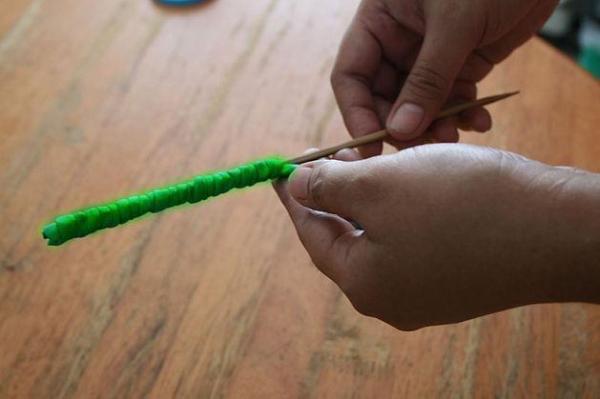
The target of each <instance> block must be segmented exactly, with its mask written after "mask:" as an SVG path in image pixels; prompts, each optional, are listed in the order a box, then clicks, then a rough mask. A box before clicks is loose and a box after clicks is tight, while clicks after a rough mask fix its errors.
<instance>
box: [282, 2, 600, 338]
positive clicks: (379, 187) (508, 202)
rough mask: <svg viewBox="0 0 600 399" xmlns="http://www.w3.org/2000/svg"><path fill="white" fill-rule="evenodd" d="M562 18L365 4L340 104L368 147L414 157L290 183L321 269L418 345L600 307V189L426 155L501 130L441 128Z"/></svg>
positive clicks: (347, 51)
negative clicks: (564, 309) (539, 315)
mask: <svg viewBox="0 0 600 399" xmlns="http://www.w3.org/2000/svg"><path fill="white" fill-rule="evenodd" d="M556 3H557V2H556V1H548V0H538V1H532V0H529V1H527V0H525V1H524V0H448V1H435V0H430V1H427V0H421V1H417V0H363V2H362V3H361V5H360V7H359V9H358V11H357V14H356V17H355V18H354V20H353V22H352V24H351V26H350V27H349V29H348V32H347V33H346V36H345V38H344V40H343V42H342V44H341V46H340V50H339V54H338V57H337V61H336V64H335V67H334V70H333V73H332V76H331V81H332V85H333V90H334V93H335V96H336V99H337V102H338V105H339V107H340V110H341V113H342V115H343V118H344V121H345V123H346V126H347V128H348V130H349V132H350V134H351V135H352V136H354V137H358V136H361V135H364V134H367V133H371V132H373V131H376V130H379V129H381V128H383V127H385V128H386V129H387V130H388V131H389V132H390V133H391V135H392V136H393V139H392V140H390V144H392V145H394V146H396V148H398V149H405V148H409V149H406V150H404V151H401V152H399V153H397V154H394V155H388V156H375V155H379V154H381V151H382V145H381V144H375V145H369V146H366V147H364V148H361V149H360V152H361V154H360V155H359V154H358V153H357V152H355V151H353V150H344V151H341V152H340V153H338V154H337V155H336V159H337V160H329V161H325V160H324V161H318V162H314V163H311V164H307V165H305V166H304V167H300V168H298V169H297V170H296V171H295V172H294V174H292V176H291V179H290V181H289V183H287V184H286V183H278V184H276V190H277V193H278V194H279V197H280V199H281V201H282V203H283V204H284V206H285V207H286V209H287V211H288V213H289V215H290V217H291V219H292V221H293V222H294V225H295V227H296V230H297V232H298V236H299V237H300V240H301V241H302V243H303V245H304V247H305V248H306V250H307V251H308V253H309V255H310V256H311V258H312V260H313V262H314V263H315V265H316V266H317V267H318V268H319V270H321V271H322V272H323V273H324V274H325V275H327V276H328V277H329V278H330V279H332V280H333V281H334V282H335V283H336V284H337V285H338V286H339V287H340V289H341V290H342V291H343V292H344V293H345V294H346V296H347V297H348V298H349V300H350V301H351V303H352V304H353V305H354V306H355V308H356V309H357V310H358V311H359V312H361V313H363V314H365V315H368V316H373V317H377V318H379V319H381V320H383V321H385V322H387V323H389V324H391V325H393V326H395V327H397V328H399V329H401V330H414V329H418V328H421V327H425V326H431V325H439V324H447V323H456V322H460V321H463V320H467V319H471V318H474V317H478V316H481V315H485V314H488V313H492V312H497V311H500V310H503V309H508V308H512V307H516V306H522V305H527V304H534V303H544V302H570V301H581V302H590V303H600V289H599V288H598V287H600V265H599V264H598V261H597V260H598V259H600V207H599V206H598V204H599V203H600V176H599V175H594V174H591V173H586V172H583V171H579V170H575V169H571V168H561V167H551V166H548V165H544V164H541V163H539V162H535V161H531V160H528V159H526V158H523V157H521V156H519V155H516V154H512V153H508V152H503V151H498V150H494V149H490V148H483V147H474V146H464V145H459V144H434V145H425V146H418V147H414V146H416V145H419V144H423V143H425V142H430V141H432V139H433V141H438V142H449V143H452V142H456V141H457V140H458V131H457V128H459V127H460V128H463V129H465V128H466V129H472V130H476V131H479V132H484V131H487V130H489V129H490V127H491V118H490V115H489V113H487V111H485V110H484V109H481V108H480V109H476V110H471V111H468V112H465V113H463V114H462V115H460V117H458V118H449V119H445V120H443V121H438V122H436V123H434V124H433V125H431V121H432V120H433V118H434V116H435V115H436V114H437V113H438V111H439V110H440V109H441V108H443V107H444V105H446V104H448V103H453V102H456V101H459V100H462V101H464V100H471V99H474V98H475V97H476V95H477V93H476V92H477V82H479V81H480V80H481V79H483V78H484V77H485V76H486V75H487V74H488V73H489V72H490V71H491V70H492V68H493V66H494V65H495V64H497V63H499V62H501V61H502V60H503V59H505V58H506V57H507V56H508V55H509V54H510V53H511V52H512V51H513V50H514V49H515V48H516V47H518V46H519V45H521V44H522V43H524V42H525V41H526V40H527V39H529V38H530V37H531V36H532V34H533V32H535V31H536V30H537V29H538V28H539V27H540V26H541V25H542V24H543V22H544V21H545V20H546V18H547V17H548V16H549V15H550V13H551V12H552V9H553V8H554V6H555V5H556ZM399 115H400V116H399ZM363 157H364V158H368V159H361V158H363ZM369 157H372V158H369ZM342 161H347V162H342ZM357 226H359V227H357Z"/></svg>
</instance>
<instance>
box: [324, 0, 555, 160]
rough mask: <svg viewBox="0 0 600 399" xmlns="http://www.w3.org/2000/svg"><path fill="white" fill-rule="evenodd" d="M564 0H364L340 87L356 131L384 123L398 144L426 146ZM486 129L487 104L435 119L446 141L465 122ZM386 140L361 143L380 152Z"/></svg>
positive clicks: (341, 67)
mask: <svg viewBox="0 0 600 399" xmlns="http://www.w3.org/2000/svg"><path fill="white" fill-rule="evenodd" d="M556 3H558V1H557V0H447V1H436V0H363V1H362V3H361V5H360V7H359V9H358V11H357V13H356V16H355V18H354V20H353V22H352V24H351V25H350V27H349V29H348V31H347V32H346V35H345V37H344V40H343V41H342V44H341V46H340V49H339V53H338V56H337V60H336V63H335V67H334V69H333V72H332V75H331V82H332V86H333V91H334V93H335V96H336V99H337V102H338V105H339V108H340V110H341V113H342V116H343V118H344V122H345V124H346V127H347V128H348V130H349V132H350V134H351V135H352V136H353V137H359V136H363V135H365V134H368V133H372V132H374V131H377V130H380V129H382V128H383V127H384V126H385V127H386V128H387V130H388V131H389V132H390V134H391V136H392V137H393V140H391V144H393V145H395V146H396V147H397V148H399V149H400V148H405V147H408V146H412V145H416V144H420V143H422V142H423V137H422V134H423V133H424V131H425V130H426V129H427V128H428V127H429V126H430V125H431V122H432V121H433V120H434V118H435V116H436V115H437V114H438V112H439V111H440V109H441V108H442V107H443V106H444V104H446V103H456V102H461V101H469V100H473V99H475V98H476V96H477V87H476V85H477V82H479V81H480V80H481V79H483V78H484V77H485V76H486V75H487V74H488V73H489V72H490V71H491V70H492V68H493V66H494V65H495V64H497V63H499V62H500V61H502V60H503V59H505V58H506V57H507V56H508V55H509V54H510V53H511V52H512V50H514V49H515V48H516V47H518V46H520V45H521V44H522V43H524V42H525V41H526V40H527V39H529V38H530V37H531V36H532V35H533V34H534V33H535V32H536V31H537V30H538V29H539V28H540V27H541V26H542V24H543V23H544V21H545V20H546V19H547V18H548V16H549V15H550V14H551V12H552V10H553V9H554V7H555V6H556ZM459 126H460V127H461V128H462V129H467V130H469V129H472V130H476V131H479V132H485V131H487V130H489V129H490V128H491V117H490V114H489V113H488V112H487V111H486V110H485V109H483V108H478V109H473V110H469V111H465V112H464V113H462V114H461V115H460V116H459V117H457V118H448V119H444V120H441V121H437V122H436V123H434V124H433V125H432V126H431V128H430V130H431V133H432V134H433V137H434V138H435V139H436V140H437V141H440V142H455V141H458V130H457V128H458V127H459ZM381 146H382V144H381V143H377V144H370V145H368V146H364V147H363V148H361V149H360V150H361V153H362V155H363V156H373V155H378V154H380V153H381Z"/></svg>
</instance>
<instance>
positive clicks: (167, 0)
mask: <svg viewBox="0 0 600 399" xmlns="http://www.w3.org/2000/svg"><path fill="white" fill-rule="evenodd" d="M156 1H158V2H159V3H161V4H165V5H167V6H191V5H194V4H200V3H203V2H204V1H206V0H156Z"/></svg>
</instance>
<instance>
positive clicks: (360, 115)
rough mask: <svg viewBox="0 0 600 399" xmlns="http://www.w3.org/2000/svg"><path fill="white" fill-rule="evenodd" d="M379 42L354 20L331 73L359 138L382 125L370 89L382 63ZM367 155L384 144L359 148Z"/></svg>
mask: <svg viewBox="0 0 600 399" xmlns="http://www.w3.org/2000/svg"><path fill="white" fill-rule="evenodd" d="M381 56H382V55H381V48H380V46H379V42H378V41H377V39H376V38H375V37H373V35H372V34H371V33H370V32H369V31H368V29H367V28H366V27H365V26H364V25H363V24H362V23H361V22H359V21H358V20H355V21H354V22H353V23H352V25H350V28H349V29H348V31H347V32H346V35H345V36H344V39H343V40H342V44H341V45H340V49H339V51H338V56H337V59H336V62H335V66H334V68H333V72H332V74H331V85H332V87H333V92H334V94H335V98H336V101H337V104H338V106H339V108H340V112H341V113H342V117H343V118H344V123H345V125H346V128H347V129H348V131H349V132H350V135H351V136H352V137H360V136H364V135H366V134H369V133H372V132H375V131H377V130H381V129H382V128H383V126H382V124H381V122H380V121H379V118H378V116H377V112H376V108H375V100H374V98H373V93H372V90H371V85H372V82H373V80H374V78H375V76H376V73H377V70H378V67H379V64H380V62H381ZM359 150H360V152H361V154H362V155H363V156H364V157H369V156H374V155H379V154H381V151H382V144H381V143H374V144H369V145H366V146H364V147H361V148H360V149H359Z"/></svg>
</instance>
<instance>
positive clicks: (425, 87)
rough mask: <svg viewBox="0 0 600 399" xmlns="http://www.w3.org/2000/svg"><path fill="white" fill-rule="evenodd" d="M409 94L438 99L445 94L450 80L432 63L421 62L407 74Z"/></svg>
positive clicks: (426, 98)
mask: <svg viewBox="0 0 600 399" xmlns="http://www.w3.org/2000/svg"><path fill="white" fill-rule="evenodd" d="M409 83H410V84H409V85H408V87H409V90H410V91H411V94H413V95H415V96H417V97H419V98H422V99H424V100H430V101H431V100H439V99H440V98H443V97H444V96H445V95H446V92H447V91H448V88H449V87H450V82H449V80H448V78H447V77H446V76H444V75H443V74H442V73H441V72H439V71H438V69H437V68H435V67H434V66H433V65H430V64H427V63H424V62H421V63H418V64H416V65H415V66H414V67H413V70H412V71H411V73H410V76H409Z"/></svg>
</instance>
